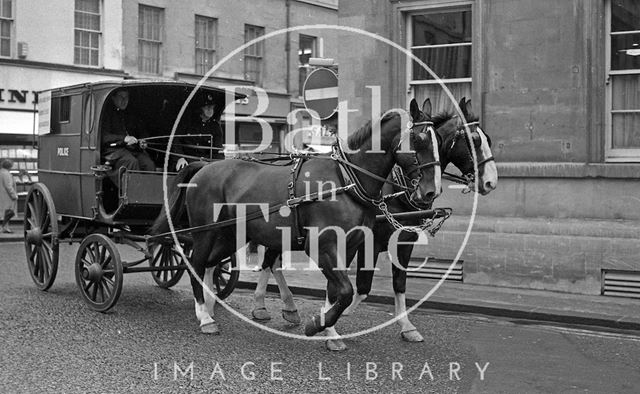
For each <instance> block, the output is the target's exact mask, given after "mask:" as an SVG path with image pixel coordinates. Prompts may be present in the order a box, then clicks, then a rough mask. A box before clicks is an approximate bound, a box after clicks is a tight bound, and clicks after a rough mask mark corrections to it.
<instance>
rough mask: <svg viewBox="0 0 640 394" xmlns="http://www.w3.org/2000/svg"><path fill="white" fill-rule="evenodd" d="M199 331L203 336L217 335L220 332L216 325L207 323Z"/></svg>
mask: <svg viewBox="0 0 640 394" xmlns="http://www.w3.org/2000/svg"><path fill="white" fill-rule="evenodd" d="M200 331H202V333H203V334H207V335H219V334H220V330H219V329H218V325H217V324H216V323H207V324H205V325H204V326H200Z"/></svg>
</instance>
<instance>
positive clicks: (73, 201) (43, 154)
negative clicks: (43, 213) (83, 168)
mask: <svg viewBox="0 0 640 394" xmlns="http://www.w3.org/2000/svg"><path fill="white" fill-rule="evenodd" d="M81 101H82V96H81V95H54V96H52V98H51V133H49V134H46V135H43V136H41V137H40V146H39V153H38V154H39V156H40V158H39V160H40V168H39V170H38V177H39V179H40V181H41V182H43V183H44V184H45V185H46V186H47V188H48V189H49V191H50V192H51V195H52V197H53V200H54V203H55V208H56V212H57V213H58V214H63V215H78V214H80V212H81V203H80V201H79V199H77V198H75V197H74V196H78V195H79V193H80V190H79V189H80V154H79V150H80V130H79V129H80V127H79V124H80V112H81V108H82V103H81Z"/></svg>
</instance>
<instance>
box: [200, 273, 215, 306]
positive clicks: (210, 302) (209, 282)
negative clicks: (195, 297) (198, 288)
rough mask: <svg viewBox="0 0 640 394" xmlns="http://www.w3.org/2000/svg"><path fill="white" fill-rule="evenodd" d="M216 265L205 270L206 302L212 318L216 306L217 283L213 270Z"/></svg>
mask: <svg viewBox="0 0 640 394" xmlns="http://www.w3.org/2000/svg"><path fill="white" fill-rule="evenodd" d="M214 270H215V267H209V268H206V269H205V270H204V281H203V283H204V286H205V287H204V288H203V289H202V290H203V292H204V304H205V305H206V307H207V313H208V314H209V316H211V317H212V318H213V317H214V308H215V306H216V298H215V297H214V294H215V293H214V289H215V287H214V286H215V285H214V284H213V271H214Z"/></svg>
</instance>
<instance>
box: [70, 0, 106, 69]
mask: <svg viewBox="0 0 640 394" xmlns="http://www.w3.org/2000/svg"><path fill="white" fill-rule="evenodd" d="M96 1H97V3H98V13H97V14H95V13H93V12H90V11H84V10H78V9H77V8H76V5H77V3H76V2H75V1H74V9H73V14H74V25H73V33H74V34H73V64H77V65H81V66H87V67H96V68H97V67H100V65H101V63H102V58H101V56H100V55H101V54H102V28H103V18H102V4H103V2H102V0H96ZM76 13H83V14H89V15H97V16H98V18H99V23H98V24H99V27H98V28H99V29H100V30H90V29H86V28H79V27H78V26H77V25H76V23H75V15H76ZM76 32H80V33H81V34H83V33H86V34H88V35H89V45H91V37H93V36H97V40H98V47H97V48H93V47H91V46H88V47H85V46H82V45H81V43H78V42H77V41H76ZM82 50H88V51H89V62H88V63H83V62H82V57H81V56H78V61H76V54H77V53H78V51H82ZM93 51H96V52H97V53H98V55H97V63H96V64H92V63H91V53H92V52H93Z"/></svg>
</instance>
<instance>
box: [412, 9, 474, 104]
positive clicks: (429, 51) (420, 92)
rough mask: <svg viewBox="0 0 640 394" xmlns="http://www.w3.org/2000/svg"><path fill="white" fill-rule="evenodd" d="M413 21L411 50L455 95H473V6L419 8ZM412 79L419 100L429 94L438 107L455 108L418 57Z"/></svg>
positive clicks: (413, 68) (414, 62)
mask: <svg viewBox="0 0 640 394" xmlns="http://www.w3.org/2000/svg"><path fill="white" fill-rule="evenodd" d="M409 22H410V23H409V24H410V25H409V34H408V37H409V43H408V44H409V47H410V48H411V53H413V55H414V56H416V57H417V58H418V59H420V60H421V61H422V62H424V63H425V64H426V65H427V66H428V67H429V68H431V70H432V71H433V72H434V73H435V74H436V75H437V76H438V78H440V79H442V81H443V82H444V83H445V84H446V85H447V88H448V89H449V90H451V93H452V94H453V96H454V97H463V96H465V97H471V58H472V57H471V47H472V29H471V28H472V26H471V6H468V7H464V8H458V7H456V8H451V9H450V8H447V9H437V10H433V11H431V10H429V11H424V12H419V13H416V14H412V15H411V17H410V20H409ZM410 79H411V80H410V84H411V86H412V87H413V89H414V93H415V97H416V99H417V100H418V101H419V102H422V101H423V100H424V99H426V98H427V97H429V98H431V102H432V103H434V105H435V108H443V109H444V108H452V105H453V104H452V103H451V101H450V100H449V98H448V96H447V95H446V93H445V92H444V90H443V89H442V87H441V86H440V85H439V84H438V82H437V80H436V79H435V78H434V77H433V76H432V75H431V74H430V73H429V72H428V71H427V70H426V69H425V68H424V67H422V65H420V64H419V63H418V62H416V61H413V62H412V66H411V77H410Z"/></svg>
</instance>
